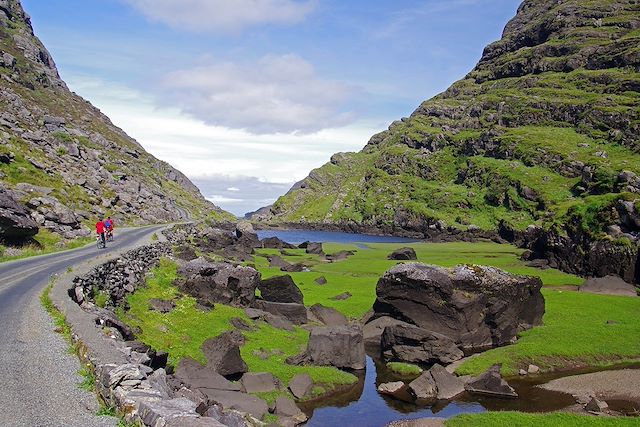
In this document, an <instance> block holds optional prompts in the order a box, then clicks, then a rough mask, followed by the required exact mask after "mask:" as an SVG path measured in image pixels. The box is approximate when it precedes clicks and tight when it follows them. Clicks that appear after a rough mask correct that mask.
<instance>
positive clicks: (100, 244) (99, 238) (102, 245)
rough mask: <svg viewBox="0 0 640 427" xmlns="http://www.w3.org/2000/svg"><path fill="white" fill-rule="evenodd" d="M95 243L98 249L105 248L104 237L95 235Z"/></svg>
mask: <svg viewBox="0 0 640 427" xmlns="http://www.w3.org/2000/svg"><path fill="white" fill-rule="evenodd" d="M96 244H97V246H98V249H105V248H106V247H107V242H106V239H103V238H102V236H101V235H99V234H98V236H97V237H96Z"/></svg>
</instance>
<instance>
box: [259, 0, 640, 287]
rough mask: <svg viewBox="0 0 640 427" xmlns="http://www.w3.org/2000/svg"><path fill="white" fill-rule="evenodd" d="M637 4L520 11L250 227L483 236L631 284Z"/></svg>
mask: <svg viewBox="0 0 640 427" xmlns="http://www.w3.org/2000/svg"><path fill="white" fill-rule="evenodd" d="M639 92H640V4H639V3H638V2H637V1H632V0H603V1H588V0H561V1H557V0H526V1H525V2H524V3H522V5H521V6H520V8H519V9H518V13H517V15H516V16H515V17H514V18H513V19H512V20H511V21H510V22H509V23H508V24H507V26H506V28H505V29H504V33H503V37H502V39H501V40H499V41H497V42H495V43H492V44H490V45H489V46H487V47H486V48H485V50H484V52H483V55H482V58H481V59H480V62H479V63H478V65H477V66H476V67H475V68H474V69H473V70H472V71H471V72H470V73H469V74H468V75H467V76H465V77H464V78H463V79H462V80H459V81H458V82H456V83H454V84H453V85H452V86H451V87H450V88H449V89H447V90H446V91H445V92H444V93H442V94H440V95H438V96H436V97H434V98H432V99H430V100H428V101H425V102H424V103H423V104H422V105H420V106H419V107H418V109H417V110H415V112H414V113H413V114H412V115H411V116H410V117H408V118H403V119H402V120H399V121H396V122H394V123H392V124H391V126H389V129H388V130H386V131H384V132H381V133H379V134H377V135H374V136H373V137H372V138H371V139H370V140H369V142H368V143H367V145H366V146H365V147H364V149H363V150H362V151H360V152H358V153H339V154H336V155H334V156H333V157H332V158H331V162H330V163H327V164H326V165H324V166H322V167H320V168H318V169H316V170H314V171H312V172H311V173H310V175H309V176H308V177H307V178H306V179H304V180H303V181H301V182H299V183H298V184H296V185H295V186H294V187H293V188H292V189H291V190H290V191H289V193H287V194H286V195H285V196H283V197H281V198H280V199H278V200H277V201H276V203H275V204H274V205H273V206H272V207H271V209H270V211H269V212H268V213H267V214H264V213H263V214H261V215H259V216H258V217H254V218H256V219H261V220H266V221H269V222H274V223H297V224H306V225H310V224H325V225H326V224H331V225H337V226H340V227H342V228H350V229H358V230H375V231H382V232H387V233H399V232H412V233H417V234H423V235H427V236H429V235H436V234H440V235H442V234H447V235H451V234H456V233H465V234H466V233H469V232H471V233H472V234H473V233H476V234H478V233H480V234H482V233H484V234H485V235H486V234H492V233H493V234H498V233H499V234H500V235H501V236H502V237H503V238H507V239H508V240H511V241H515V242H517V243H519V244H521V245H524V246H528V247H530V248H531V249H532V250H533V254H532V256H534V257H545V258H547V259H550V260H551V261H552V263H553V264H555V265H557V266H559V267H561V268H564V269H565V270H570V271H575V272H579V273H584V274H596V275H601V274H605V273H609V272H611V273H615V274H619V275H622V276H623V277H625V278H627V279H628V280H633V279H634V277H635V275H636V273H635V270H636V269H635V265H636V259H637V254H638V248H637V242H638V234H637V233H638V231H639V229H640V228H639V227H640V216H639V215H638V211H639V210H640V209H639V208H640V196H639V195H638V193H640V177H639V175H640V140H639V135H640V93H639Z"/></svg>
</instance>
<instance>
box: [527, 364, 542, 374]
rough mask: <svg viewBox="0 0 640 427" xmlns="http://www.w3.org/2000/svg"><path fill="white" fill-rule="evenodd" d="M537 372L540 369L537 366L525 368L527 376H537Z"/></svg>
mask: <svg viewBox="0 0 640 427" xmlns="http://www.w3.org/2000/svg"><path fill="white" fill-rule="evenodd" d="M538 372H540V367H539V366H536V365H529V367H528V368H527V373H528V374H537V373H538Z"/></svg>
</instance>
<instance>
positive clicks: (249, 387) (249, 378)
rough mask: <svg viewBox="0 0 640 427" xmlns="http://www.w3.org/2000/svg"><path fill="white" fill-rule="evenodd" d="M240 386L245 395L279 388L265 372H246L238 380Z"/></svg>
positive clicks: (270, 375) (277, 383) (274, 379)
mask: <svg viewBox="0 0 640 427" xmlns="http://www.w3.org/2000/svg"><path fill="white" fill-rule="evenodd" d="M240 384H241V385H242V389H241V390H242V391H243V392H245V393H261V392H267V391H274V390H277V389H278V388H279V381H278V380H277V379H276V378H275V377H274V376H273V375H272V374H270V373H267V372H257V373H253V372H247V373H245V374H244V375H243V376H242V378H241V379H240Z"/></svg>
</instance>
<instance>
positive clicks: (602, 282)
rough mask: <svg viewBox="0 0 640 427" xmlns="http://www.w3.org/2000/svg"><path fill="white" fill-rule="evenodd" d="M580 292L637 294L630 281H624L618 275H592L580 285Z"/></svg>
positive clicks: (633, 295) (632, 295) (629, 295)
mask: <svg viewBox="0 0 640 427" xmlns="http://www.w3.org/2000/svg"><path fill="white" fill-rule="evenodd" d="M580 292H589V293H592V294H605V295H623V296H628V297H635V296H638V292H637V290H636V287H635V286H633V285H632V284H631V283H627V282H625V281H624V280H623V279H622V278H620V277H618V276H606V277H592V278H590V279H587V280H586V281H585V282H584V284H582V286H580Z"/></svg>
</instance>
